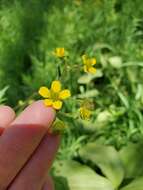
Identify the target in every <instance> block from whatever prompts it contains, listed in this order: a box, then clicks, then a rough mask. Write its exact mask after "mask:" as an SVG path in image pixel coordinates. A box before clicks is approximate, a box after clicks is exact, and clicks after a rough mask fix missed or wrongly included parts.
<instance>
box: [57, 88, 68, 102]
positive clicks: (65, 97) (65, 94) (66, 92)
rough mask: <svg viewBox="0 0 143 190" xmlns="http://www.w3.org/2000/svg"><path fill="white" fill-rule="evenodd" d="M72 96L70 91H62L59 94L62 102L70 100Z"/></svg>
mask: <svg viewBox="0 0 143 190" xmlns="http://www.w3.org/2000/svg"><path fill="white" fill-rule="evenodd" d="M70 96H71V93H70V91H69V90H67V89H66V90H62V91H61V92H60V94H59V98H60V99H62V100H64V99H67V98H69V97H70Z"/></svg>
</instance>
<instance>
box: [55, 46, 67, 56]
mask: <svg viewBox="0 0 143 190" xmlns="http://www.w3.org/2000/svg"><path fill="white" fill-rule="evenodd" d="M54 54H55V56H56V57H59V58H62V57H64V56H65V48H56V49H55V52H54Z"/></svg>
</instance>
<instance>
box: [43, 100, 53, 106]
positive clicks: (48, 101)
mask: <svg viewBox="0 0 143 190" xmlns="http://www.w3.org/2000/svg"><path fill="white" fill-rule="evenodd" d="M44 104H45V106H52V104H53V101H52V99H45V100H44Z"/></svg>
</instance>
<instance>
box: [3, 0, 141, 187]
mask: <svg viewBox="0 0 143 190" xmlns="http://www.w3.org/2000/svg"><path fill="white" fill-rule="evenodd" d="M0 5H1V6H0V89H1V91H0V102H1V103H2V102H5V103H7V104H9V105H11V106H13V107H15V109H16V110H17V111H20V109H21V108H20V106H21V104H20V105H19V103H18V102H19V100H22V101H26V100H27V98H28V97H29V96H31V94H33V93H34V92H35V91H37V90H38V88H39V87H40V86H41V85H49V84H50V83H51V81H52V80H54V79H55V77H56V60H55V58H54V57H53V55H52V51H53V49H54V48H56V47H65V49H66V50H67V51H68V52H69V56H70V65H71V67H72V65H73V64H75V63H76V64H78V63H80V61H81V59H80V56H81V55H82V54H83V53H85V52H86V53H87V54H89V55H90V56H95V57H96V59H97V68H98V70H97V74H96V75H95V76H94V77H89V76H87V75H84V73H83V72H79V71H74V72H73V73H71V75H70V76H69V75H67V76H65V78H64V85H65V86H69V88H71V91H72V95H73V97H85V98H92V100H93V101H94V103H95V108H94V113H93V118H92V121H88V122H85V121H81V120H78V121H75V120H73V119H72V118H71V119H70V118H65V121H67V122H68V125H69V127H68V129H67V131H66V132H65V134H64V135H63V140H62V144H61V148H60V150H59V153H58V155H57V159H56V162H55V164H54V167H53V171H52V173H53V175H54V176H55V181H56V188H57V190H58V189H62V190H63V189H64V188H65V189H71V190H80V189H83V190H84V189H86V190H92V189H94V190H96V189H101V190H102V189H103V190H104V189H106V190H108V189H109V190H112V189H117V188H119V187H120V188H121V189H123V190H132V189H136V190H142V186H143V185H142V184H143V180H142V177H140V178H139V179H138V178H137V177H138V176H142V174H143V172H142V171H143V170H142V167H141V168H140V165H141V160H142V158H143V155H142V154H140V155H138V154H139V152H140V151H141V150H140V149H141V148H142V138H143V61H142V60H143V20H142V15H143V2H142V1H141V0H135V1H131V0H108V1H107V0H73V1H70V0H69V1H68V0H60V1H53V0H52V1H50V0H41V1H38V0H37V1H36V0H30V1H22V0H12V1H8V0H7V1H3V0H1V1H0ZM73 74H74V80H73V78H72V76H73ZM64 111H65V112H70V113H71V115H72V114H74V113H75V112H77V105H76V104H75V102H74V100H71V101H69V102H68V103H67V104H66V105H65V108H64ZM98 146H99V147H98ZM100 146H101V147H100ZM136 148H138V150H139V151H137V152H135V151H136ZM109 153H110V154H109ZM105 154H106V155H107V157H106V159H104V156H103V155H105ZM108 154H109V156H108ZM111 155H112V156H111ZM65 160H66V161H65ZM62 163H64V164H62ZM138 168H140V169H139V170H138ZM57 171H58V172H59V173H58V172H57ZM75 171H76V172H75ZM67 173H68V174H70V175H69V176H66V175H67ZM64 174H65V175H64ZM65 176H66V178H65ZM136 178H137V179H136ZM123 179H124V180H123ZM86 181H89V184H90V185H89V186H86V185H87V184H84V183H85V182H86ZM132 181H133V182H132ZM77 182H78V183H77ZM129 182H132V183H129ZM101 184H102V185H101ZM124 186H126V187H124ZM134 187H136V188H134Z"/></svg>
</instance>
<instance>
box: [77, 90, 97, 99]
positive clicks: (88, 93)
mask: <svg viewBox="0 0 143 190" xmlns="http://www.w3.org/2000/svg"><path fill="white" fill-rule="evenodd" d="M97 95H99V91H98V90H96V89H93V90H88V91H86V92H84V93H83V94H79V95H78V96H77V97H78V98H94V97H96V96H97Z"/></svg>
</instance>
